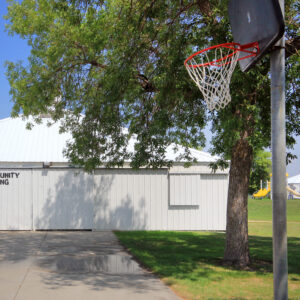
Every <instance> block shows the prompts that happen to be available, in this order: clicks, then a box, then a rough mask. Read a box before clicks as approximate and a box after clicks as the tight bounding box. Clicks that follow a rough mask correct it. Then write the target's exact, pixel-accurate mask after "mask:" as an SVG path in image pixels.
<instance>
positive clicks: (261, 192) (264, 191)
mask: <svg viewBox="0 0 300 300" xmlns="http://www.w3.org/2000/svg"><path fill="white" fill-rule="evenodd" d="M270 192H271V182H270V181H268V188H267V189H265V188H264V189H260V190H259V191H258V192H257V193H255V194H253V197H254V198H263V197H266V196H267V195H268V194H269V193H270Z"/></svg>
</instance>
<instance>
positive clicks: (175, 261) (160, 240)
mask: <svg viewBox="0 0 300 300" xmlns="http://www.w3.org/2000/svg"><path fill="white" fill-rule="evenodd" d="M116 235H117V236H118V238H119V239H120V241H121V242H122V243H123V244H124V245H125V247H127V249H128V250H129V251H130V252H131V253H132V254H133V255H134V256H135V257H136V258H137V259H138V260H139V261H140V262H141V263H142V264H143V265H144V266H145V267H147V268H149V269H151V270H152V271H154V272H155V273H157V274H158V275H160V276H162V277H174V278H177V279H189V280H192V281H193V280H195V281H196V280H199V277H200V278H206V279H212V280H214V281H218V280H222V279H223V273H226V276H233V277H235V276H246V277H247V271H242V272H240V271H239V270H237V269H234V268H231V267H230V268H229V267H224V266H222V258H223V254H224V245H225V234H224V233H203V232H201V233H200V232H199V233H197V232H162V231H156V232H145V231H135V232H116ZM249 243H250V253H251V258H252V260H253V263H252V265H251V267H250V272H255V273H257V274H263V273H269V272H272V238H271V237H258V236H250V237H249ZM288 246H289V258H288V261H289V273H290V274H298V275H299V274H300V251H299V249H300V238H289V240H288ZM215 267H222V268H223V269H221V270H218V271H216V270H215ZM228 270H231V271H232V272H228ZM229 273H230V274H229Z"/></svg>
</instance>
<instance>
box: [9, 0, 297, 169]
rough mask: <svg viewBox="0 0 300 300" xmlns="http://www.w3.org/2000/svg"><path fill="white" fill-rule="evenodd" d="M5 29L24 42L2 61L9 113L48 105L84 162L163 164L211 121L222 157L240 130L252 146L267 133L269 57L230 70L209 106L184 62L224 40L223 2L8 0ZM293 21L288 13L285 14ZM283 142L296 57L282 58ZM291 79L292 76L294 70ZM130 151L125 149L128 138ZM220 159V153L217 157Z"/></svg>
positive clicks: (293, 110)
mask: <svg viewBox="0 0 300 300" xmlns="http://www.w3.org/2000/svg"><path fill="white" fill-rule="evenodd" d="M8 2H9V6H8V14H7V16H6V19H7V30H8V32H9V33H10V34H18V35H20V36H21V37H22V38H24V39H26V40H27V41H28V43H29V45H30V46H31V49H32V50H31V55H30V57H29V58H28V62H27V64H23V63H13V62H8V63H7V77H8V80H9V82H10V86H11V90H10V93H11V98H12V101H13V102H14V106H13V112H12V115H13V116H16V115H18V114H19V113H23V114H24V115H25V116H29V115H34V116H35V118H36V120H38V119H39V115H40V114H41V113H43V114H44V113H48V114H51V116H52V118H53V119H54V120H59V119H63V125H62V128H61V130H62V131H64V130H70V131H71V133H72V134H73V137H74V139H73V141H71V142H70V143H69V145H68V147H67V149H66V151H65V154H66V155H67V157H69V159H70V160H71V162H72V163H73V164H74V165H81V166H84V167H85V168H86V169H88V170H92V169H93V168H95V167H97V166H98V165H101V164H106V165H107V166H114V165H116V166H120V165H122V164H123V163H124V161H126V160H128V159H131V161H132V167H135V168H137V167H140V166H147V167H149V166H152V167H160V166H162V165H169V164H170V163H171V162H168V161H166V160H165V148H166V147H167V146H168V145H170V144H171V143H176V144H181V145H184V146H185V147H186V153H185V155H184V156H185V157H186V159H187V160H189V159H190V155H189V151H188V147H194V148H199V147H203V146H204V143H205V137H204V134H203V128H204V127H205V125H206V123H207V122H208V120H209V119H211V120H212V122H213V132H214V134H215V135H214V139H213V145H214V149H213V153H217V154H220V155H221V156H222V160H220V164H221V165H223V166H224V161H225V160H228V159H230V156H231V149H232V147H233V145H234V144H235V142H236V141H237V140H238V139H240V138H243V139H244V138H245V139H248V140H249V143H250V144H251V145H252V147H253V149H254V151H257V150H259V149H262V148H263V147H267V146H269V142H270V87H269V86H270V82H269V76H268V70H269V63H268V59H267V58H266V59H264V60H263V61H262V62H261V63H260V64H259V65H258V66H257V68H255V69H253V70H251V71H250V72H249V73H247V74H244V73H241V72H240V71H237V72H236V73H235V74H234V76H233V79H232V84H231V93H232V103H231V104H230V105H229V106H228V107H226V108H225V109H224V110H222V111H220V112H219V113H217V112H213V113H208V112H207V110H206V107H205V104H204V101H203V99H202V95H201V94H200V92H199V91H198V89H197V88H196V86H195V85H194V84H193V83H192V82H191V80H190V79H189V77H188V75H187V73H186V70H185V68H184V66H183V61H184V60H185V58H186V57H187V56H189V55H190V54H191V53H192V52H193V51H196V50H198V49H201V48H204V47H206V46H208V45H213V44H218V43H222V42H228V41H231V40H232V37H231V32H230V27H229V22H228V17H227V1H219V0H213V1H163V0H156V1H146V0H142V1H121V0H112V1H98V0H88V1H87V0H85V1H83V0H82V1H80V0H69V1H65V0H23V1H22V2H21V3H19V1H16V0H8ZM295 3H296V2H295V1H291V0H290V1H287V21H288V22H287V25H288V30H287V38H290V37H293V36H296V34H297V30H298V29H297V26H295V25H294V23H293V22H294V21H293V20H294V19H295V18H296V17H297V15H299V12H298V13H297V11H298V9H299V7H298V6H297V5H296V4H295ZM290 20H292V21H290ZM287 71H288V75H287V90H288V94H287V122H288V126H287V136H288V139H287V143H288V145H291V146H292V145H293V143H295V140H294V139H293V138H290V137H291V136H292V135H293V134H299V133H300V125H299V124H300V116H299V101H297V100H296V97H297V95H299V93H298V94H297V92H298V88H299V85H298V87H297V84H296V83H297V82H295V78H297V77H298V76H297V74H299V60H298V59H297V57H295V56H292V57H291V58H290V59H289V61H288V63H287ZM297 80H299V79H297ZM124 128H126V130H124ZM133 136H134V138H135V139H136V141H137V142H136V145H135V150H136V151H135V153H128V151H127V146H128V141H129V139H130V138H131V137H133ZM225 163H226V162H225Z"/></svg>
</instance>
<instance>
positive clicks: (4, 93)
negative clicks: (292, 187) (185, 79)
mask: <svg viewBox="0 0 300 300" xmlns="http://www.w3.org/2000/svg"><path fill="white" fill-rule="evenodd" d="M5 14H6V1H5V0H0V45H1V47H0V119H3V118H7V117H10V113H11V109H12V105H13V104H12V102H11V100H10V95H9V83H8V80H7V79H6V76H5V72H6V68H5V61H12V62H17V61H24V62H26V59H27V57H28V56H29V54H30V47H29V46H28V45H27V42H26V41H24V40H22V39H20V38H19V37H18V36H16V35H15V36H9V35H8V33H7V31H6V30H5V22H6V21H5V20H4V19H3V16H4V15H5ZM205 134H206V136H207V139H208V144H207V146H206V147H205V149H204V150H207V149H209V148H210V145H209V140H210V138H211V133H210V129H209V127H207V128H206V129H205ZM296 141H297V143H296V145H295V146H294V149H293V150H292V153H293V154H295V155H297V156H298V157H299V158H298V159H297V160H294V161H293V162H292V163H291V164H289V165H288V166H287V172H288V174H289V177H291V176H295V175H297V174H300V137H297V138H296Z"/></svg>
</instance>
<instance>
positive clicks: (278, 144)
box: [271, 0, 288, 300]
mask: <svg viewBox="0 0 300 300" xmlns="http://www.w3.org/2000/svg"><path fill="white" fill-rule="evenodd" d="M279 3H280V6H281V9H282V14H283V15H284V0H279ZM284 45H285V44H284V38H282V39H281V40H280V41H279V42H278V43H277V47H276V50H274V51H273V52H272V53H271V114H272V115H271V116H272V120H271V125H272V133H271V135H272V138H271V139H272V204H273V276H274V299H275V300H283V299H286V300H287V299H288V267H287V231H286V228H287V226H286V141H285V139H286V135H285V49H284Z"/></svg>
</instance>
